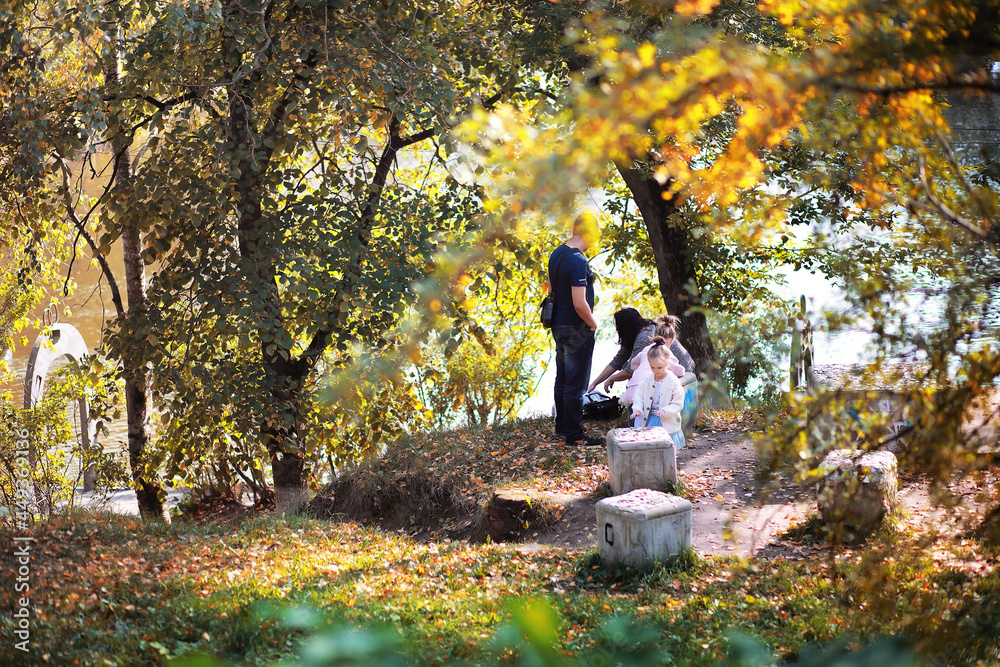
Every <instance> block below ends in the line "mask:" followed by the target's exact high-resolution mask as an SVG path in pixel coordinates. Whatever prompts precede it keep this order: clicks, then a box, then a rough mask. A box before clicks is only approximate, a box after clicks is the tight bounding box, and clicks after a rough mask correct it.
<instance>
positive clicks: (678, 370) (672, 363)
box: [667, 352, 685, 377]
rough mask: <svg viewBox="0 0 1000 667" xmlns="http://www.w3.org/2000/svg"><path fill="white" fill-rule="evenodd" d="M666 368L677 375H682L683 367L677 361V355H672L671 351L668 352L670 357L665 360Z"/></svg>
mask: <svg viewBox="0 0 1000 667" xmlns="http://www.w3.org/2000/svg"><path fill="white" fill-rule="evenodd" d="M667 370H669V371H670V372H671V373H673V374H674V375H676V376H677V377H684V373H685V370H684V367H683V366H681V364H680V362H679V361H677V357H675V356H674V353H673V352H671V353H670V358H669V359H668V360H667Z"/></svg>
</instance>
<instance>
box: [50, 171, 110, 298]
mask: <svg viewBox="0 0 1000 667" xmlns="http://www.w3.org/2000/svg"><path fill="white" fill-rule="evenodd" d="M56 160H57V161H58V162H59V168H60V170H61V172H62V186H61V187H60V190H62V195H63V201H64V203H65V205H66V217H67V218H69V220H70V222H72V223H73V226H74V227H76V230H77V238H79V237H81V236H82V237H83V238H84V240H85V241H87V245H89V246H90V250H91V252H93V253H94V257H95V258H96V259H97V262H98V264H100V265H101V272H102V273H103V274H104V277H105V278H106V279H107V281H108V287H109V288H110V289H111V302H112V303H114V304H115V312H116V313H117V314H118V315H119V316H121V315H124V314H125V306H124V304H123V303H122V297H121V292H120V291H119V290H118V281H117V280H115V274H114V273H113V272H112V271H111V266H110V265H108V260H107V258H106V257H105V256H104V254H103V253H101V251H100V250H99V249H98V247H97V243H95V242H94V237H92V236H91V235H90V233H89V232H88V231H87V218H89V217H90V214H91V213H92V212H93V211H94V209H96V208H97V206H98V204H100V202H101V200H102V199H104V196H105V195H107V193H108V192H110V190H111V186H112V185H113V184H114V180H113V179H112V180H111V181H109V182H108V185H107V187H106V188H105V189H104V192H103V193H101V196H100V198H98V200H97V203H96V204H94V206H93V207H92V208H91V209H90V210H89V211H87V215H86V216H84V218H83V219H82V220H81V219H80V217H79V216H78V215H77V214H76V210H75V209H74V207H73V197H72V196H71V195H70V187H69V167H67V166H66V163H65V161H63V159H62V157H59V156H57V157H56ZM73 253H74V256H75V254H76V242H75V241H74V243H73ZM70 269H72V264H71V265H70ZM66 279H67V280H69V272H68V271H67V277H66ZM64 289H65V286H64Z"/></svg>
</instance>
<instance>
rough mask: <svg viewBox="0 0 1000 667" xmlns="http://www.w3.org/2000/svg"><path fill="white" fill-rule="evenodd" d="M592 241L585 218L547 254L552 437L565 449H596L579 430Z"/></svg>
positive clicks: (590, 327) (590, 324)
mask: <svg viewBox="0 0 1000 667" xmlns="http://www.w3.org/2000/svg"><path fill="white" fill-rule="evenodd" d="M596 238H597V223H596V221H595V220H594V219H593V217H592V216H590V215H586V214H584V215H580V216H578V217H577V218H576V220H574V221H573V236H571V237H570V239H569V240H568V241H566V242H565V243H564V244H563V245H561V246H559V247H558V248H556V249H555V250H553V251H552V254H551V255H549V288H550V289H551V290H552V297H553V300H554V302H555V308H554V309H553V313H552V337H553V338H554V339H555V341H556V384H555V389H554V391H553V394H554V398H555V403H556V433H558V434H559V435H560V436H562V437H563V438H564V439H565V441H566V444H567V445H601V444H604V441H603V440H599V439H597V438H592V437H589V436H588V435H587V434H586V432H585V431H584V430H583V394H584V392H585V391H586V389H587V381H588V380H589V379H590V364H591V359H592V357H593V355H594V332H595V331H597V319H596V318H595V317H594V274H593V272H592V271H591V270H590V264H589V263H588V262H587V258H586V257H584V255H583V251H585V250H587V249H588V248H589V247H590V246H591V245H592V244H593V242H594V240H595V239H596Z"/></svg>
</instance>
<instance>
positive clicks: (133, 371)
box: [104, 7, 170, 521]
mask: <svg viewBox="0 0 1000 667" xmlns="http://www.w3.org/2000/svg"><path fill="white" fill-rule="evenodd" d="M116 10H117V7H113V8H112V11H116ZM105 33H106V35H107V36H108V38H109V39H108V43H109V45H110V46H109V48H108V52H107V56H106V57H105V59H104V82H105V87H106V90H107V93H106V94H107V97H108V98H109V99H114V97H115V95H117V93H118V86H119V77H118V69H119V60H120V54H119V51H118V45H119V44H120V40H121V34H120V28H119V25H118V22H117V19H112V20H111V21H109V22H108V23H107V24H106V25H105ZM130 145H131V138H130V137H129V136H127V135H125V134H123V133H122V132H121V130H119V131H118V132H116V133H115V134H114V135H113V136H112V137H111V146H112V148H113V150H114V160H115V164H114V182H115V189H114V191H113V195H112V196H119V197H127V196H128V189H129V187H130V185H131V182H132V161H131V157H132V156H131V151H130ZM121 238H122V254H123V256H124V260H125V287H126V294H127V296H128V310H129V312H131V313H135V312H137V311H142V310H144V309H145V308H146V271H145V264H144V263H143V260H142V245H141V240H140V237H139V230H138V229H136V228H135V227H134V222H133V219H132V218H131V217H129V216H126V218H125V221H124V222H123V223H122V228H121ZM140 344H144V341H135V345H140ZM129 347H131V346H127V347H126V348H125V349H126V353H125V354H123V355H122V366H123V369H124V375H125V411H126V416H127V419H128V458H129V468H130V470H131V472H132V481H133V483H134V484H135V497H136V501H137V502H138V505H139V514H140V516H142V517H143V518H146V519H152V520H163V521H169V520H170V519H169V517H168V516H167V513H166V511H165V507H164V504H163V498H162V489H161V487H160V484H159V482H158V480H156V479H155V477H153V478H151V477H150V476H149V475H148V474H147V472H148V471H147V470H146V453H147V451H148V448H149V442H150V426H149V406H150V398H151V397H150V391H149V390H150V375H151V373H152V368H151V367H150V366H149V365H148V364H142V363H141V362H137V361H135V359H134V358H133V354H132V353H130V352H129V351H128V350H129Z"/></svg>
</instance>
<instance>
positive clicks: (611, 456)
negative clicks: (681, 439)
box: [607, 426, 677, 495]
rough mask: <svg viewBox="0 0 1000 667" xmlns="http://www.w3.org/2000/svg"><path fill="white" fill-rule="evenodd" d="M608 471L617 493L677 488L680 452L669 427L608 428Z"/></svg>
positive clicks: (612, 485)
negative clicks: (676, 447) (678, 452)
mask: <svg viewBox="0 0 1000 667" xmlns="http://www.w3.org/2000/svg"><path fill="white" fill-rule="evenodd" d="M607 440H608V445H607V446H608V471H609V473H610V477H611V490H612V491H614V493H615V495H618V494H622V493H628V492H629V491H632V490H634V489H656V490H659V491H673V490H674V486H675V485H676V484H677V452H676V450H675V449H674V441H673V440H671V439H670V434H669V433H667V429H665V428H663V427H661V426H657V427H654V428H643V429H633V428H615V429H611V430H610V431H608V438H607Z"/></svg>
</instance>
